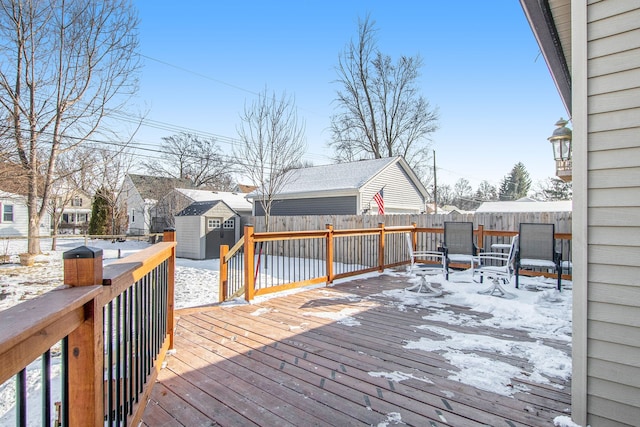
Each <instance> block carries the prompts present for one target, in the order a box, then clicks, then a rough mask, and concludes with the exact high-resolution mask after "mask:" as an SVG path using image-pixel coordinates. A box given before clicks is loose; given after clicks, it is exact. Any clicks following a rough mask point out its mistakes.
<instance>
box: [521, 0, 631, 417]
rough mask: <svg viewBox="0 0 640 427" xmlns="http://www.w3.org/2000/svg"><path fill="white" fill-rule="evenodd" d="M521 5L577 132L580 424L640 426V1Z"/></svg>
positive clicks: (576, 405)
mask: <svg viewBox="0 0 640 427" xmlns="http://www.w3.org/2000/svg"><path fill="white" fill-rule="evenodd" d="M521 4H522V6H523V9H524V11H525V14H526V16H527V19H528V20H529V23H530V24H531V28H532V29H533V32H534V34H535V36H536V39H537V40H538V44H539V45H540V48H541V50H542V54H543V55H544V57H545V60H546V61H547V64H548V66H549V69H550V71H551V74H552V77H553V80H554V82H555V83H556V86H557V87H558V90H559V93H560V95H561V97H562V100H563V101H564V104H565V105H566V107H567V111H568V112H569V113H570V117H571V121H572V124H573V141H572V146H573V156H572V175H573V225H572V229H573V231H572V233H573V291H572V292H573V336H572V341H573V342H572V346H571V347H572V352H573V374H572V379H571V381H572V392H571V396H572V404H571V411H572V418H573V420H574V421H576V422H577V423H578V424H580V425H583V426H586V425H592V426H614V425H615V426H623V425H624V426H637V425H638V423H639V422H640V421H639V420H640V320H639V319H640V280H638V278H639V277H640V239H639V238H638V236H640V2H639V1H638V0H626V1H615V0H607V1H588V2H585V1H578V0H574V1H570V0H546V1H540V0H521ZM550 161H552V160H551V159H550Z"/></svg>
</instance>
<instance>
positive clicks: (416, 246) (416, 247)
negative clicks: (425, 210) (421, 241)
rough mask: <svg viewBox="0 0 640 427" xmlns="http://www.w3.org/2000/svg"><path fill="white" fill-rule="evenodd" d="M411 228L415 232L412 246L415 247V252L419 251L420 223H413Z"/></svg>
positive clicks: (412, 234) (412, 236)
mask: <svg viewBox="0 0 640 427" xmlns="http://www.w3.org/2000/svg"><path fill="white" fill-rule="evenodd" d="M411 226H412V227H413V230H411V244H412V245H413V250H414V251H415V250H417V249H418V223H416V222H412V223H411Z"/></svg>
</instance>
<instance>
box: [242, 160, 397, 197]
mask: <svg viewBox="0 0 640 427" xmlns="http://www.w3.org/2000/svg"><path fill="white" fill-rule="evenodd" d="M397 160H398V157H385V158H382V159H373V160H361V161H359V162H350V163H338V164H333V165H323V166H312V167H308V168H301V169H294V170H292V171H289V172H288V177H287V178H286V183H285V184H284V186H283V187H282V189H281V190H279V191H278V194H296V193H311V192H319V191H333V190H350V189H353V190H356V189H358V188H360V187H362V186H363V185H364V184H366V182H367V181H369V180H370V179H371V178H372V177H373V176H375V175H376V174H377V173H378V172H380V171H381V170H383V169H384V168H386V167H387V166H388V165H390V164H391V163H393V162H395V161H397ZM253 195H255V193H254V194H253Z"/></svg>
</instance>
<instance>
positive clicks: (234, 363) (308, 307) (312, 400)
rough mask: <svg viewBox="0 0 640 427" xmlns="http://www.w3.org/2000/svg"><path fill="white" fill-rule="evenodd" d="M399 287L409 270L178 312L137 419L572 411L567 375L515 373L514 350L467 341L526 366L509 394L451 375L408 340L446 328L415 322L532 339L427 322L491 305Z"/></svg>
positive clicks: (415, 421) (516, 420)
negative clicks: (404, 297) (415, 295)
mask: <svg viewBox="0 0 640 427" xmlns="http://www.w3.org/2000/svg"><path fill="white" fill-rule="evenodd" d="M406 285H407V279H406V277H403V276H400V275H399V276H390V275H383V276H380V277H375V278H367V279H362V280H354V281H351V282H348V283H344V284H340V285H336V286H334V287H331V288H318V289H313V290H309V291H304V292H301V293H297V294H293V295H287V296H282V297H278V298H272V299H269V300H265V301H262V302H260V303H255V304H251V305H241V306H233V307H215V308H207V309H202V310H201V311H198V310H195V309H190V310H188V311H187V310H185V311H183V312H182V313H178V315H179V316H180V318H179V319H178V320H177V330H176V335H175V346H176V350H177V351H176V354H175V355H173V356H168V359H167V362H168V363H167V366H166V368H164V369H162V370H161V371H160V373H159V375H158V382H157V383H156V384H155V386H154V388H153V391H152V395H151V400H150V402H149V404H148V405H147V409H146V412H145V414H144V416H143V424H144V425H148V426H157V425H167V426H173V425H175V426H178V425H185V426H195V425H243V426H245V425H262V426H276V425H291V426H301V425H340V426H342V425H378V424H379V423H386V424H383V425H394V424H399V421H402V423H405V424H408V425H419V426H485V425H495V426H498V425H502V426H511V427H515V426H534V427H540V426H545V425H548V426H551V425H553V418H555V417H556V416H558V415H569V409H570V401H571V397H570V389H571V387H570V383H569V382H565V381H562V380H559V379H557V378H554V379H551V381H552V382H551V384H548V385H543V384H539V383H536V382H534V381H528V380H526V379H523V378H522V377H526V376H527V375H528V372H530V366H528V365H529V363H528V362H527V360H526V359H525V358H523V357H519V355H518V354H508V355H501V354H496V353H493V354H488V353H489V352H484V353H483V352H481V351H475V353H476V354H478V355H479V356H482V357H490V358H492V360H496V361H499V362H505V363H507V364H510V365H512V366H516V367H517V369H518V370H519V372H521V373H524V374H525V375H523V376H521V377H520V378H518V379H515V378H514V379H512V385H513V387H514V390H518V391H517V392H514V393H513V395H512V396H505V395H502V394H497V393H494V392H490V391H485V390H482V389H479V388H475V387H472V386H469V385H467V384H465V383H463V382H461V381H458V380H456V379H451V378H450V377H451V376H452V375H454V374H455V372H456V371H457V368H456V367H454V366H453V365H451V364H450V363H449V362H448V361H447V359H446V358H445V357H443V356H442V355H441V354H439V352H429V351H424V350H422V349H412V348H408V346H407V343H409V342H413V341H417V340H420V338H423V337H428V338H431V339H433V340H442V339H443V338H444V337H443V336H442V335H438V334H437V333H435V332H432V330H430V329H426V328H420V327H419V325H425V324H428V325H430V326H433V327H442V328H447V329H448V330H456V331H460V332H462V333H465V334H474V335H479V336H485V337H487V339H496V338H500V339H505V340H509V341H517V342H522V343H524V342H534V341H536V339H533V338H531V337H529V336H528V334H527V333H526V332H523V331H520V330H504V329H499V330H496V329H491V328H486V327H484V328H482V327H477V326H468V325H464V324H462V325H452V324H448V323H444V322H438V321H432V320H425V319H423V316H428V315H430V314H432V313H433V312H434V311H437V310H447V311H450V312H452V313H454V314H455V315H458V316H467V317H468V318H469V319H473V318H477V317H478V316H488V315H485V314H479V313H477V312H472V311H471V310H469V309H467V308H465V307H461V306H453V305H448V304H434V306H432V307H428V308H423V307H411V306H407V307H404V308H403V307H401V306H400V304H399V302H398V301H397V300H395V299H393V298H392V297H390V296H388V295H387V294H383V291H386V290H393V289H402V288H404V287H405V286H406ZM478 286H479V288H481V287H483V286H484V285H480V284H479V285H478ZM420 298H429V297H427V296H425V297H422V296H421V297H420ZM487 298H494V297H489V296H487ZM437 300H438V298H435V301H437ZM470 323H471V324H472V323H473V322H470ZM432 329H433V328H432ZM445 339H446V338H445ZM537 340H540V338H537ZM544 344H545V345H548V346H550V347H558V348H560V347H562V348H563V351H566V348H567V344H566V343H565V342H561V341H558V342H549V340H545V342H544ZM560 387H561V388H560Z"/></svg>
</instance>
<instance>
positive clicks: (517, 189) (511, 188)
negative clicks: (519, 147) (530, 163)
mask: <svg viewBox="0 0 640 427" xmlns="http://www.w3.org/2000/svg"><path fill="white" fill-rule="evenodd" d="M530 188H531V178H529V172H527V169H526V168H525V167H524V164H522V162H518V163H516V165H515V166H514V167H513V169H511V173H510V174H509V175H507V176H505V177H504V179H503V180H502V182H501V183H500V191H499V198H500V200H518V199H520V198H522V197H527V194H528V193H529V189H530Z"/></svg>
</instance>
